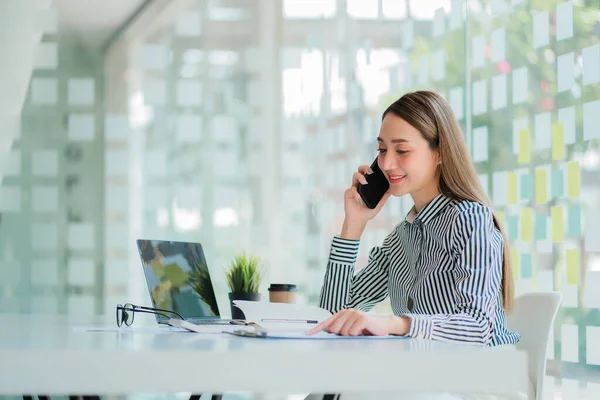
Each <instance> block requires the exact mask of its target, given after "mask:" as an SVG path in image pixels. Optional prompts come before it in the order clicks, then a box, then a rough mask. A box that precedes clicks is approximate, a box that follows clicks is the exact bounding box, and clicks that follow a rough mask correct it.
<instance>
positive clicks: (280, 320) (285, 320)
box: [261, 318, 319, 324]
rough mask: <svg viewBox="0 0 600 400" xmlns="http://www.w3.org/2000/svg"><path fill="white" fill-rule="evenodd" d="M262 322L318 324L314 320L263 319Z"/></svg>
mask: <svg viewBox="0 0 600 400" xmlns="http://www.w3.org/2000/svg"><path fill="white" fill-rule="evenodd" d="M261 321H262V322H302V323H305V324H318V323H319V321H317V320H316V319H285V318H282V319H279V318H263V319H261Z"/></svg>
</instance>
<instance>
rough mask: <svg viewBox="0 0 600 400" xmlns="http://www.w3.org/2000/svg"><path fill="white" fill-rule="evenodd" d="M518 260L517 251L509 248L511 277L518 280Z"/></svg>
mask: <svg viewBox="0 0 600 400" xmlns="http://www.w3.org/2000/svg"><path fill="white" fill-rule="evenodd" d="M520 261H521V260H520V257H519V251H518V250H517V249H510V264H511V267H512V271H513V279H514V280H515V281H516V280H518V279H519V276H520V275H521V268H520V265H519V262H520Z"/></svg>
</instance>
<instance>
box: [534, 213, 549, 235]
mask: <svg viewBox="0 0 600 400" xmlns="http://www.w3.org/2000/svg"><path fill="white" fill-rule="evenodd" d="M546 220H547V218H546V216H545V215H543V214H536V216H535V240H546V234H547V232H548V227H547V225H546Z"/></svg>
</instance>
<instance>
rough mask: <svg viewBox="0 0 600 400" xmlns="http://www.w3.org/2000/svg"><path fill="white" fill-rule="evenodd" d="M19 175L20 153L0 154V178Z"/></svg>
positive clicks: (17, 151) (12, 151)
mask: <svg viewBox="0 0 600 400" xmlns="http://www.w3.org/2000/svg"><path fill="white" fill-rule="evenodd" d="M20 174H21V151H20V150H11V151H8V152H0V176H16V175H20Z"/></svg>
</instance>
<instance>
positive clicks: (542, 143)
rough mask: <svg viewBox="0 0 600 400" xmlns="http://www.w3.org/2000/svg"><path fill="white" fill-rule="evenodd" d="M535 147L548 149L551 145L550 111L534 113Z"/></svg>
mask: <svg viewBox="0 0 600 400" xmlns="http://www.w3.org/2000/svg"><path fill="white" fill-rule="evenodd" d="M534 136H535V148H536V149H538V150H539V149H549V148H550V147H551V145H552V119H551V115H550V112H543V113H539V114H536V115H535V135H534Z"/></svg>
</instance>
